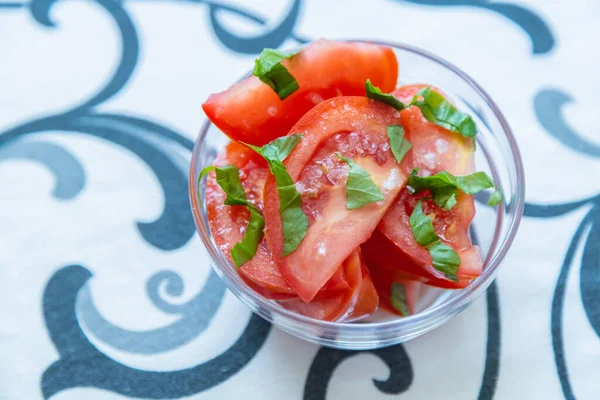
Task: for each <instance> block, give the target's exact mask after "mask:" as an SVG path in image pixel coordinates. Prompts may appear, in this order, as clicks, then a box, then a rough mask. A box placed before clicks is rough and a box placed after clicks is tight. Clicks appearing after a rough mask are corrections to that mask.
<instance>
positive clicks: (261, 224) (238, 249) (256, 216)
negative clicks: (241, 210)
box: [231, 203, 265, 268]
mask: <svg viewBox="0 0 600 400" xmlns="http://www.w3.org/2000/svg"><path fill="white" fill-rule="evenodd" d="M247 207H248V211H250V221H248V227H247V228H246V231H245V232H244V237H242V241H241V242H239V243H236V244H235V245H234V246H233V248H232V249H231V258H233V261H234V262H235V265H236V266H237V267H238V268H239V267H241V266H242V265H244V264H245V263H247V262H248V261H250V260H251V259H252V257H254V255H255V254H256V250H257V249H258V244H259V243H260V240H261V239H262V235H263V232H264V230H265V218H264V217H263V215H262V214H261V212H260V210H258V209H257V208H256V207H255V206H253V205H252V204H251V203H248V206H247Z"/></svg>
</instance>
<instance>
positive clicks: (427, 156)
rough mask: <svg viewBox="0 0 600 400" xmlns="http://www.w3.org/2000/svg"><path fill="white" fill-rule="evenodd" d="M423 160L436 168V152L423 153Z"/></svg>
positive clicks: (430, 166)
mask: <svg viewBox="0 0 600 400" xmlns="http://www.w3.org/2000/svg"><path fill="white" fill-rule="evenodd" d="M423 161H425V164H427V166H428V167H429V168H435V154H434V153H425V154H423Z"/></svg>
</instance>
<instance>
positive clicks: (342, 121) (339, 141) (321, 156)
mask: <svg viewBox="0 0 600 400" xmlns="http://www.w3.org/2000/svg"><path fill="white" fill-rule="evenodd" d="M400 122H401V121H400V113H398V112H397V111H396V110H395V109H394V108H392V107H390V106H388V105H386V104H383V103H380V102H376V101H373V100H369V99H367V98H366V97H340V98H335V99H330V100H327V101H325V102H323V103H321V104H319V105H318V106H316V107H315V108H313V109H312V110H310V111H309V112H308V113H306V115H305V116H304V117H302V119H300V121H298V123H297V124H296V125H295V126H294V127H293V128H292V130H291V132H293V133H300V134H302V135H303V137H302V140H301V141H300V143H298V145H297V146H296V148H295V149H294V150H293V151H292V153H291V154H290V155H289V156H288V158H286V160H285V161H284V164H285V166H286V168H287V171H288V173H289V175H290V177H291V178H292V180H293V181H294V182H296V187H297V189H298V191H299V192H300V193H301V196H302V203H303V211H304V213H305V214H306V215H307V217H308V220H309V228H308V232H307V234H306V236H305V237H304V239H303V241H302V242H301V243H300V245H299V246H298V248H297V249H296V250H295V251H294V252H293V253H291V254H290V255H288V256H286V257H281V254H282V250H283V230H282V222H281V215H280V212H279V194H278V192H277V187H276V183H275V179H274V178H273V176H271V175H269V177H268V178H267V181H266V183H265V193H264V198H265V227H266V229H265V236H266V238H267V243H268V244H269V248H270V249H271V250H272V254H273V257H274V258H275V261H276V263H277V265H278V267H279V270H280V271H281V273H282V275H283V276H284V278H285V280H286V281H287V282H288V283H289V284H290V286H291V287H292V288H293V289H294V290H295V291H296V292H297V293H298V296H300V298H301V299H302V300H304V301H305V302H310V301H311V300H312V299H313V298H314V296H315V295H316V294H317V292H318V291H319V289H320V288H321V287H322V286H323V285H324V284H325V282H327V280H329V278H331V276H332V275H333V274H334V273H335V271H336V269H337V267H338V266H339V265H340V264H341V263H342V262H343V261H344V260H345V259H346V258H347V257H348V256H349V255H350V254H351V253H352V252H353V251H354V250H355V249H356V248H357V247H358V246H359V245H360V244H361V243H363V242H364V241H366V240H367V239H368V238H369V236H370V235H371V233H372V232H373V230H374V229H375V228H376V226H377V224H378V222H379V220H380V219H381V218H382V217H383V215H384V214H385V212H386V211H387V209H388V208H389V206H390V205H391V204H392V202H393V200H394V198H395V197H396V196H397V195H398V193H399V191H400V189H401V188H402V187H403V186H404V185H405V183H406V179H407V177H408V174H409V173H410V167H411V166H410V164H408V163H406V160H407V158H409V157H405V159H404V160H403V162H402V164H400V165H399V164H398V163H397V161H396V160H395V158H394V156H393V155H392V152H391V151H390V144H389V139H388V136H387V127H388V126H389V125H395V124H400ZM406 137H407V139H409V140H410V136H409V135H406ZM337 152H339V153H341V154H342V155H343V156H345V157H348V158H351V159H353V160H354V162H355V163H356V164H357V165H359V166H360V167H362V168H363V169H365V170H366V171H367V172H368V173H369V175H370V178H371V179H372V180H373V182H375V184H376V185H377V186H378V187H379V189H380V191H381V193H382V194H383V196H384V200H383V201H380V202H376V203H370V204H367V205H364V206H362V207H360V208H358V209H355V210H348V209H346V192H345V190H346V185H345V184H346V177H347V174H348V170H349V167H348V165H347V164H346V163H345V162H343V161H340V160H339V159H338V158H337V157H336V153H337Z"/></svg>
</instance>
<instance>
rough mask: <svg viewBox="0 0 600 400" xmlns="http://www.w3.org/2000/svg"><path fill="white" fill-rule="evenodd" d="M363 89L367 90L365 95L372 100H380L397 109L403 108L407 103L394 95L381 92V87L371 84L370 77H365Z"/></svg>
mask: <svg viewBox="0 0 600 400" xmlns="http://www.w3.org/2000/svg"><path fill="white" fill-rule="evenodd" d="M365 89H366V90H367V97H368V98H370V99H373V100H377V101H381V102H382V103H385V104H387V105H390V106H392V107H394V108H395V109H396V110H398V111H402V110H404V109H405V108H406V107H408V106H409V104H404V103H403V102H401V101H400V100H398V99H397V98H395V97H394V96H392V95H391V94H388V93H383V92H382V91H381V89H379V88H378V87H377V86H373V84H372V83H371V80H370V79H367V83H366V84H365Z"/></svg>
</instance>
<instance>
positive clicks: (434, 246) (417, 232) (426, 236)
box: [409, 200, 460, 282]
mask: <svg viewBox="0 0 600 400" xmlns="http://www.w3.org/2000/svg"><path fill="white" fill-rule="evenodd" d="M409 222H410V228H411V230H412V233H413V236H414V238H415V241H416V242H417V244H419V246H422V247H424V248H426V249H427V250H428V251H429V255H430V256H431V261H432V265H433V267H434V268H435V269H437V270H438V271H440V272H442V273H443V274H444V275H446V277H447V278H448V279H450V280H453V281H455V282H457V281H458V278H457V277H456V272H457V271H458V267H459V266H460V257H459V255H458V253H456V251H454V250H453V249H452V248H451V247H450V246H448V245H446V244H445V243H444V242H442V241H441V240H440V237H439V236H438V235H437V234H436V233H435V230H434V229H433V221H431V218H429V217H428V216H427V215H425V214H424V213H423V205H422V200H419V202H418V203H417V205H416V206H415V209H414V210H413V212H412V214H411V216H410V219H409Z"/></svg>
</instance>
